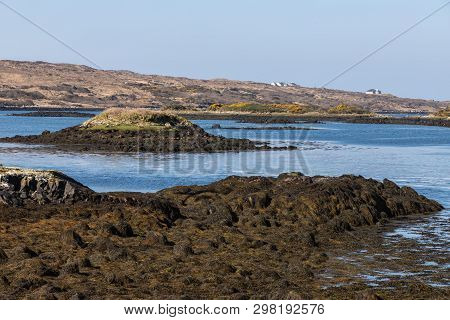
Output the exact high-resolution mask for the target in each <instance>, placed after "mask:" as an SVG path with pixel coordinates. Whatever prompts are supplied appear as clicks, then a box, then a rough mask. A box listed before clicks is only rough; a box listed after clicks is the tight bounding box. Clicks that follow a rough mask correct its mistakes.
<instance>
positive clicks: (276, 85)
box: [271, 82, 296, 87]
mask: <svg viewBox="0 0 450 320" xmlns="http://www.w3.org/2000/svg"><path fill="white" fill-rule="evenodd" d="M271 85H272V86H274V87H294V86H296V84H295V83H293V82H290V83H285V82H272V83H271Z"/></svg>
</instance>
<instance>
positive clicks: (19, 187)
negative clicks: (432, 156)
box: [0, 167, 448, 299]
mask: <svg viewBox="0 0 450 320" xmlns="http://www.w3.org/2000/svg"><path fill="white" fill-rule="evenodd" d="M0 181H1V184H0V186H1V187H0V188H1V190H0V191H1V200H2V204H0V208H1V210H2V215H1V216H0V240H1V241H0V256H1V257H0V260H1V261H0V263H1V265H2V268H1V270H0V279H1V281H0V297H1V298H3V299H50V298H53V299H99V298H101V299H106V298H107V299H123V298H125V297H126V298H128V299H129V298H133V299H180V298H184V299H187V298H191V299H212V298H221V299H382V298H386V299H392V298H397V299H398V298H409V299H423V298H433V299H445V298H446V297H448V288H444V287H442V288H441V287H435V286H432V285H426V284H424V283H418V282H417V281H415V280H414V279H412V280H411V279H409V280H402V281H393V282H389V281H387V282H386V281H384V282H383V281H381V282H380V283H379V286H377V287H374V286H373V285H372V284H371V283H370V282H368V283H365V282H364V281H362V280H361V281H357V282H356V283H354V282H346V280H345V279H336V280H342V281H344V285H336V286H332V287H327V283H328V282H329V280H328V278H327V276H326V273H325V275H324V272H325V271H326V272H339V271H340V268H341V267H342V266H341V264H340V263H339V261H338V260H336V259H334V257H335V256H336V255H337V254H338V253H339V252H341V251H342V250H343V251H344V252H347V253H351V252H354V251H355V250H358V249H359V247H360V243H359V241H360V240H357V239H358V238H359V237H361V241H362V239H363V238H364V239H365V240H366V242H369V244H370V243H372V247H370V249H371V250H372V249H373V250H377V248H378V247H379V246H380V245H379V241H380V239H379V236H380V233H379V230H380V228H382V227H383V226H388V225H389V223H390V222H391V221H395V220H396V219H400V218H402V219H403V218H405V217H408V216H410V215H413V216H414V215H417V214H423V215H429V214H431V213H433V212H437V211H439V210H441V209H442V206H441V205H439V204H438V203H437V202H435V201H432V200H429V199H427V198H425V197H423V196H421V195H419V194H417V193H416V192H415V191H414V190H413V189H411V188H408V187H402V188H400V187H398V186H397V185H396V184H394V183H393V182H391V181H389V180H384V181H376V180H373V179H365V178H363V177H360V176H351V175H345V176H341V177H323V176H315V177H308V176H304V175H303V174H301V173H285V174H281V175H279V176H278V177H236V176H231V177H228V178H226V179H223V180H220V181H217V182H215V183H211V184H209V185H205V186H179V187H172V188H168V189H164V190H161V191H159V192H156V193H127V192H114V193H96V192H94V191H92V190H90V189H89V188H87V187H85V186H83V185H82V184H79V183H78V182H76V181H75V180H73V179H71V178H69V177H67V176H65V175H62V174H60V173H58V172H54V171H36V170H26V169H15V168H1V167H0ZM17 234H19V235H21V237H20V238H18V237H16V236H14V235H17ZM361 243H362V242H361ZM366 249H367V248H366ZM430 254H431V253H430ZM389 263H390V264H392V263H395V261H393V262H392V263H391V262H389ZM397 267H398V266H397ZM125 270H126V272H125ZM365 271H369V270H358V272H365ZM357 275H358V274H355V273H351V272H349V273H348V274H347V277H351V276H354V277H356V278H357ZM94 283H95V285H93V284H94ZM162 284H163V285H162ZM391 286H395V287H396V290H395V291H392V290H391V289H389V288H390V287H391ZM417 288H420V290H417ZM393 294H394V296H393Z"/></svg>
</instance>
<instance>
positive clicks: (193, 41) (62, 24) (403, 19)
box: [0, 0, 450, 100]
mask: <svg viewBox="0 0 450 320" xmlns="http://www.w3.org/2000/svg"><path fill="white" fill-rule="evenodd" d="M0 1H1V2H4V3H7V4H8V5H10V6H12V7H14V8H15V9H16V10H17V11H19V12H20V13H21V14H23V15H24V16H26V17H27V18H29V19H30V20H32V21H34V22H35V23H37V24H38V25H40V26H41V27H43V28H44V29H46V30H47V31H49V32H50V33H52V34H53V35H55V36H56V37H57V38H59V39H61V40H62V41H64V42H65V43H67V44H69V45H70V46H72V47H73V48H75V49H76V50H78V51H80V52H81V53H82V54H84V55H85V56H87V57H89V59H91V60H92V61H94V62H95V63H97V64H98V65H99V66H101V67H102V68H104V69H127V70H133V71H137V72H140V73H148V74H162V75H173V76H186V77H191V78H201V79H211V78H229V79H238V80H253V81H261V82H272V81H285V82H296V83H298V84H300V85H303V86H309V87H320V86H322V85H323V84H324V83H326V82H327V81H328V80H330V79H332V78H333V77H334V76H336V75H337V74H339V73H340V72H341V71H343V70H344V69H346V68H347V67H348V66H350V65H352V64H353V63H355V62H357V61H358V60H360V59H361V58H362V57H364V56H365V55H367V54H369V53H370V52H372V51H373V50H374V49H376V48H378V47H379V46H381V45H383V44H384V43H386V42H387V41H389V40H390V39H392V38H393V37H394V36H395V35H397V34H399V33H400V32H402V31H404V30H405V29H407V28H408V27H410V26H411V25H412V24H414V23H416V22H417V21H418V20H420V19H421V18H423V17H424V16H426V15H427V14H429V13H430V12H432V11H433V10H435V9H437V8H438V7H439V6H441V5H442V4H444V3H445V2H447V0H426V1H424V0H396V1H394V0H376V1H361V0H340V1H336V0H335V1H331V0H314V1H313V0H308V1H299V0H297V1H295V0H276V1H266V0H240V1H237V0H226V1H225V0H224V1H219V0H217V1H213V0H209V1H208V0H184V1H182V0H164V1H163V0H160V1H152V0H149V1H143V0H128V1H125V0H122V1H116V0H108V1H107V0H96V1H95V0H91V1H87V0H65V1H60V0H54V1H51V0H41V1H34V0H29V1H26V0H0ZM0 24H1V27H0V35H1V38H0V39H1V44H0V59H12V60H44V61H50V62H68V63H81V64H87V65H89V63H88V62H86V61H84V60H83V59H82V58H80V57H79V56H77V55H76V54H74V53H73V52H71V51H70V50H68V49H67V48H65V47H64V46H62V45H61V44H59V43H58V42H57V41H55V40H54V39H52V38H50V37H49V36H48V35H46V34H45V33H43V32H42V31H39V30H38V29H36V27H34V26H33V25H31V24H30V23H29V22H27V21H25V20H24V19H23V18H21V17H19V16H17V15H16V14H14V13H12V12H11V11H9V10H8V9H7V8H5V7H4V6H2V5H1V4H0ZM328 87H329V88H338V89H344V90H351V91H365V90H366V89H370V88H379V89H381V90H382V91H383V92H390V93H393V94H395V95H399V96H403V97H421V98H431V99H437V100H450V5H448V6H447V7H445V8H444V9H443V10H441V11H440V12H438V13H437V14H435V15H434V16H433V17H431V18H430V19H428V20H427V21H425V22H423V23H422V24H420V25H419V26H417V27H416V28H415V29H413V30H412V31H410V32H408V33H407V34H406V35H404V36H403V37H401V38H400V39H398V40H396V41H395V42H394V43H392V44H391V45H389V46H388V47H386V48H385V49H383V50H382V51H380V52H379V53H377V54H376V55H375V56H373V57H371V58H370V59H368V60H367V61H365V62H364V63H363V64H361V65H360V66H358V67H356V68H355V69H353V70H352V71H350V72H348V73H347V74H345V75H344V76H342V77H341V78H339V79H338V80H337V81H335V82H333V83H332V84H330V85H329V86H328Z"/></svg>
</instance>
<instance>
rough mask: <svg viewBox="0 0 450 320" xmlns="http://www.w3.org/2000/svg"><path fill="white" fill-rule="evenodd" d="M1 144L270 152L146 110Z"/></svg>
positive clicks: (106, 115) (114, 113) (114, 112)
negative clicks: (260, 150)
mask: <svg viewBox="0 0 450 320" xmlns="http://www.w3.org/2000/svg"><path fill="white" fill-rule="evenodd" d="M0 141H2V142H13V143H28V144H39V145H53V146H57V147H58V148H61V149H65V150H75V151H111V152H116V151H117V152H155V153H168V152H216V151H240V150H257V149H270V147H269V146H268V145H267V144H264V143H259V144H257V143H255V142H253V141H251V140H248V139H231V138H224V137H222V136H215V135H211V134H209V133H207V132H206V131H204V130H203V129H202V128H200V127H199V126H197V125H195V124H193V123H192V122H190V121H189V120H187V119H185V118H183V117H180V116H178V115H175V114H172V113H169V112H161V111H151V110H146V109H118V108H113V109H108V110H106V111H104V112H103V113H101V114H99V115H97V116H95V117H93V118H92V119H89V120H88V121H86V122H84V123H83V124H81V125H80V126H75V127H70V128H66V129H63V130H60V131H57V132H51V133H49V132H45V133H43V134H40V135H32V136H15V137H12V138H1V139H0Z"/></svg>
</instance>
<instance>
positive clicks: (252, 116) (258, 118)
mask: <svg viewBox="0 0 450 320" xmlns="http://www.w3.org/2000/svg"><path fill="white" fill-rule="evenodd" d="M103 110H105V109H91V108H49V107H33V106H30V107H26V108H25V107H24V108H15V107H2V108H0V111H27V112H42V113H45V112H54V113H56V114H55V116H58V115H57V112H80V113H82V112H84V111H103ZM148 110H152V109H150V108H149V109H148ZM164 111H165V112H169V113H173V114H177V115H180V116H183V117H185V118H187V119H189V120H237V121H240V122H248V123H296V122H298V123H320V122H324V121H332V122H346V123H361V124H394V125H418V126H437V127H446V128H449V127H450V120H449V119H445V118H437V117H430V116H408V117H393V116H386V115H387V114H388V113H379V114H376V115H374V116H367V115H329V114H288V113H270V114H267V113H243V112H208V111H180V110H171V109H166V110H164ZM38 115H39V114H36V116H38ZM62 116H65V115H62Z"/></svg>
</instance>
